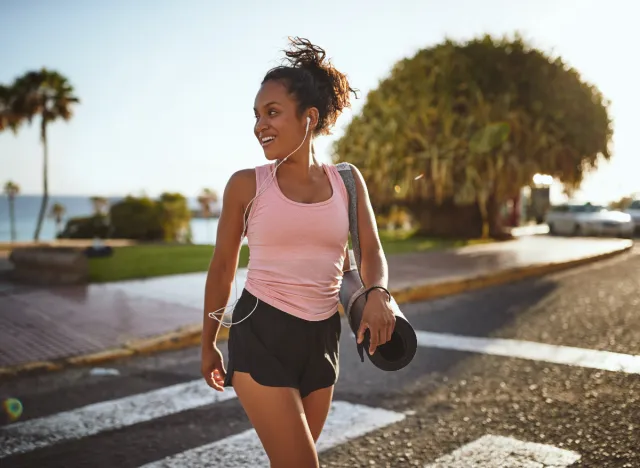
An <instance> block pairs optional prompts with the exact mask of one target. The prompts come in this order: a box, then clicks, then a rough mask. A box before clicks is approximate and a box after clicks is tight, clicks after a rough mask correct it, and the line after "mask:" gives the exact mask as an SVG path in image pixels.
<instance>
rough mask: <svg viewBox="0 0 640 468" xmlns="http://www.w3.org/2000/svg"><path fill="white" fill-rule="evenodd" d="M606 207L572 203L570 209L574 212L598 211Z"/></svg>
mask: <svg viewBox="0 0 640 468" xmlns="http://www.w3.org/2000/svg"><path fill="white" fill-rule="evenodd" d="M604 209H605V208H604V207H603V206H600V205H571V207H570V208H569V211H571V212H572V213H598V212H600V211H602V210H604Z"/></svg>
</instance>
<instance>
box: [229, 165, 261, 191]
mask: <svg viewBox="0 0 640 468" xmlns="http://www.w3.org/2000/svg"><path fill="white" fill-rule="evenodd" d="M255 190H256V169H255V168H250V169H240V170H238V171H236V172H234V173H233V174H231V177H229V181H228V182H227V187H226V188H225V192H226V194H228V195H230V196H232V197H236V196H239V197H240V198H242V196H241V195H245V194H247V193H250V192H251V191H253V192H255Z"/></svg>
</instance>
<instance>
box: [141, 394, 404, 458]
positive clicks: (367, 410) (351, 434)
mask: <svg viewBox="0 0 640 468" xmlns="http://www.w3.org/2000/svg"><path fill="white" fill-rule="evenodd" d="M404 418H405V415H404V414H402V413H396V412H394V411H389V410H385V409H381V408H371V407H368V406H363V405H355V404H351V403H347V402H344V401H334V402H333V403H332V404H331V409H330V410H329V416H328V417H327V422H326V423H325V426H324V429H323V431H322V434H321V435H320V438H319V439H318V443H317V449H318V452H322V451H325V450H329V449H330V448H333V447H336V446H338V445H341V444H343V443H345V442H348V441H349V440H351V439H355V438H356V437H361V436H363V435H365V434H367V433H369V432H371V431H375V430H376V429H380V428H382V427H385V426H388V425H390V424H393V423H396V422H399V421H402V420H403V419H404ZM185 466H188V467H190V468H199V467H208V466H224V467H225V468H236V467H246V466H251V467H256V468H257V467H268V466H269V459H268V457H267V455H266V453H265V452H264V449H263V448H262V445H261V444H260V439H258V436H257V434H256V432H255V430H253V429H249V430H247V431H244V432H241V433H239V434H235V435H232V436H230V437H226V438H224V439H221V440H218V441H216V442H213V443H211V444H206V445H202V446H200V447H196V448H194V449H191V450H187V451H185V452H181V453H178V454H176V455H172V456H170V457H167V458H164V459H162V460H158V461H156V462H152V463H149V464H147V465H144V467H143V468H172V467H175V468H183V467H185Z"/></svg>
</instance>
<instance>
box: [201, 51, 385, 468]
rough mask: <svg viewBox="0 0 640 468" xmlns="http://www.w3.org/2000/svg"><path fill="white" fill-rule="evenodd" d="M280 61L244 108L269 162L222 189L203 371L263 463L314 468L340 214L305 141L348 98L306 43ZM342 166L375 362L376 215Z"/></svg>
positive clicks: (332, 360) (339, 186)
mask: <svg viewBox="0 0 640 468" xmlns="http://www.w3.org/2000/svg"><path fill="white" fill-rule="evenodd" d="M286 60H287V61H288V63H287V64H286V65H283V66H280V67H276V68H274V69H272V70H269V71H268V72H267V74H266V75H265V76H264V78H263V79H262V82H261V85H260V88H259V90H258V93H257V95H256V98H255V103H254V113H255V118H256V122H255V126H254V128H253V132H254V136H255V138H256V139H257V140H258V144H260V145H261V146H262V148H263V151H264V155H265V157H266V159H267V161H268V163H266V164H263V165H261V166H258V167H256V168H253V169H245V170H241V171H238V172H236V173H235V174H233V176H232V177H231V179H230V180H229V182H228V184H227V187H226V188H225V193H224V201H223V203H222V207H223V208H222V213H221V216H220V220H219V223H218V234H217V237H216V249H215V251H214V255H213V259H212V260H211V263H210V266H209V271H208V273H207V281H206V285H205V294H204V296H205V297H204V306H205V311H204V323H203V331H202V369H201V370H202V375H203V377H204V378H205V380H206V381H207V383H208V384H209V385H210V386H211V387H212V388H214V389H216V390H218V391H222V390H223V389H224V387H233V388H234V389H235V391H236V394H237V395H238V398H239V400H240V402H241V403H242V406H243V408H244V409H245V411H246V413H247V416H248V417H249V419H250V421H251V423H252V424H253V426H254V428H255V429H256V432H257V433H258V436H259V437H260V440H261V442H262V444H263V446H264V448H265V451H266V453H267V455H268V456H269V459H270V461H271V466H272V467H283V466H299V467H317V466H318V457H317V453H316V449H315V441H316V440H317V439H318V437H319V436H320V432H321V431H322V428H323V426H324V422H325V420H326V417H327V414H328V411H329V407H330V404H331V400H332V397H333V386H334V384H335V382H336V381H337V378H338V372H339V366H338V362H339V357H338V356H339V352H338V343H339V338H340V334H341V320H340V317H339V315H338V304H339V292H340V286H341V282H342V276H343V270H344V268H345V267H346V266H348V263H349V262H348V261H346V260H347V256H346V253H347V245H348V244H347V240H348V234H349V218H348V195H347V191H346V188H345V185H344V183H343V181H342V177H341V176H340V174H339V173H338V170H337V168H336V167H335V166H334V165H331V164H323V163H320V162H318V161H317V160H316V158H315V154H314V150H313V143H312V140H313V138H314V137H318V136H320V135H327V134H329V133H330V132H331V128H332V127H333V125H334V124H335V122H336V120H337V118H338V116H339V115H340V113H341V112H342V110H343V109H344V108H345V107H348V106H349V105H350V97H351V96H350V95H351V93H354V94H355V90H354V89H353V88H351V86H350V85H349V82H348V80H347V77H346V76H345V75H344V74H343V73H342V72H340V71H338V70H336V69H335V68H334V67H333V66H332V64H331V63H330V61H329V60H327V59H326V54H325V51H324V50H323V49H321V48H320V47H318V46H316V45H313V44H312V43H311V42H309V41H308V40H306V39H299V38H295V39H293V40H291V49H290V50H288V51H286ZM352 169H353V173H354V176H355V177H354V178H355V185H356V189H357V192H358V196H357V200H358V204H357V218H358V226H359V239H360V247H361V249H360V250H361V275H362V278H363V283H364V285H365V287H366V288H367V289H368V291H369V293H370V294H368V300H367V305H366V307H365V310H364V313H363V318H362V322H361V325H360V328H361V333H360V335H363V334H364V331H365V329H368V331H369V333H370V337H371V340H370V348H369V352H370V353H372V354H373V352H374V351H375V349H376V347H377V346H379V345H382V344H384V343H386V342H387V341H388V340H389V339H390V337H391V335H392V333H393V328H394V326H395V316H394V314H393V310H392V305H391V304H390V302H389V297H390V295H389V293H388V292H387V291H386V286H387V283H388V278H387V262H386V258H385V256H384V253H383V250H382V248H381V245H380V239H379V237H378V232H377V229H376V223H375V216H374V213H373V210H372V208H371V204H370V201H369V197H368V193H367V189H366V186H365V183H364V180H363V178H362V175H361V174H360V172H359V171H358V170H357V169H356V168H352ZM245 234H246V236H247V239H248V244H249V250H250V252H251V255H250V260H249V265H248V268H247V270H248V271H247V277H246V282H245V288H244V290H243V292H242V295H241V297H240V300H239V301H238V302H237V304H236V305H235V307H234V310H233V314H232V322H231V323H223V321H222V318H221V317H222V316H223V312H221V311H224V309H225V308H226V307H225V305H226V304H227V303H228V300H229V295H230V293H231V286H232V282H233V278H234V274H235V271H236V267H237V258H238V251H239V248H240V245H241V241H242V239H243V238H244V236H245ZM212 319H215V320H212ZM220 324H223V325H225V326H231V325H233V326H232V327H231V330H230V333H229V345H228V349H229V360H228V363H227V364H228V368H227V369H225V366H224V365H223V361H222V354H221V353H220V351H219V350H218V348H217V346H216V337H217V333H218V329H219V325H220ZM360 335H359V340H361V339H362V337H361V336H360Z"/></svg>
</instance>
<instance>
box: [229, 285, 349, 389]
mask: <svg viewBox="0 0 640 468" xmlns="http://www.w3.org/2000/svg"><path fill="white" fill-rule="evenodd" d="M254 307H256V297H255V296H254V295H253V294H251V293H249V292H248V291H247V290H246V289H244V290H243V291H242V295H241V297H240V299H239V300H238V302H237V304H236V306H235V308H234V310H233V319H232V322H233V325H232V326H231V328H230V330H229V341H228V350H229V352H228V353H229V355H228V360H227V366H226V368H227V376H226V378H225V382H224V386H225V387H232V386H233V385H232V380H231V379H232V377H233V372H234V371H238V372H246V373H248V374H251V377H252V378H253V380H255V381H256V382H258V383H259V384H261V385H265V386H268V387H291V388H296V389H298V390H299V391H300V396H301V397H302V398H304V397H306V396H307V395H309V394H310V393H311V392H313V391H315V390H319V389H321V388H326V387H330V386H332V385H334V384H335V383H336V381H337V379H338V373H339V365H338V356H339V341H340V332H341V322H340V315H339V313H338V311H337V310H336V313H335V314H334V315H332V316H331V317H329V318H328V319H325V320H321V321H315V322H314V321H309V320H304V319H301V318H298V317H295V316H293V315H291V314H288V313H286V312H283V311H281V310H280V309H277V308H275V307H273V306H270V305H268V304H266V303H265V302H263V301H258V306H257V307H256V310H254V311H253V313H252V314H251V316H250V317H249V318H247V319H246V320H244V321H243V322H241V323H236V322H239V321H240V320H242V319H244V318H245V317H246V316H247V315H249V313H250V312H251V311H252V310H253V308H254Z"/></svg>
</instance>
